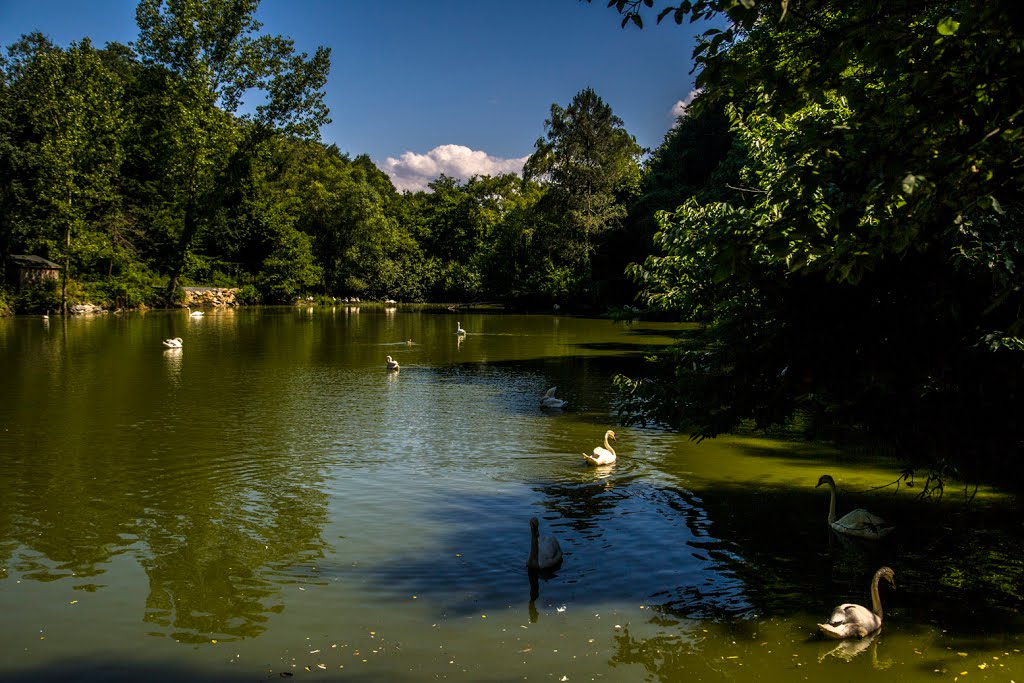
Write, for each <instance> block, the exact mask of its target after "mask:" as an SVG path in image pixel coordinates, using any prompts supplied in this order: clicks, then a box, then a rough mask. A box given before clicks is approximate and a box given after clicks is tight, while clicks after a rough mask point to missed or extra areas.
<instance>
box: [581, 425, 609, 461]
mask: <svg viewBox="0 0 1024 683" xmlns="http://www.w3.org/2000/svg"><path fill="white" fill-rule="evenodd" d="M608 439H611V440H612V441H616V438H615V432H613V431H612V430H610V429H609V430H608V431H607V432H605V433H604V447H601V446H596V447H595V448H594V453H593V455H587V454H586V453H584V454H583V457H584V459H586V461H587V462H588V463H590V464H591V465H611V464H612V463H614V462H615V457H616V456H615V449H614V448H612V446H611V444H609V443H608Z"/></svg>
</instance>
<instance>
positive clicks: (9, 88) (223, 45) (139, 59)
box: [0, 0, 645, 308]
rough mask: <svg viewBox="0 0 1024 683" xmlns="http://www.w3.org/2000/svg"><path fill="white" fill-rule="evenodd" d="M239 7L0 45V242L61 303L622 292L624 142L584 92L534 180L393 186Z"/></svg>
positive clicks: (167, 0)
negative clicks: (324, 131) (330, 140)
mask: <svg viewBox="0 0 1024 683" xmlns="http://www.w3.org/2000/svg"><path fill="white" fill-rule="evenodd" d="M257 5H258V3H257V1H256V0H241V1H236V0H214V1H213V2H205V3H187V2H179V1H178V0H142V1H141V2H140V3H139V4H138V8H137V13H136V19H137V23H138V26H139V34H138V39H137V40H135V41H133V42H132V43H131V44H129V45H123V44H118V43H110V44H108V45H107V47H106V48H105V49H103V50H94V49H93V48H92V47H91V45H90V43H89V41H88V40H83V41H81V42H80V43H73V44H72V45H71V46H70V47H68V48H60V47H57V46H56V45H54V44H52V43H51V42H50V41H49V40H47V39H46V38H45V37H44V36H42V35H40V34H33V35H30V36H25V37H23V39H22V40H21V41H18V43H16V44H15V45H12V46H10V47H9V51H8V56H7V57H6V58H0V253H3V254H9V253H31V254H38V255H41V256H44V257H47V258H50V259H55V260H57V261H60V262H61V265H62V266H64V273H65V274H66V275H67V277H68V280H67V282H66V286H67V292H66V299H67V300H68V301H69V302H72V301H86V300H88V302H89V303H94V304H100V305H104V306H106V307H111V308H118V307H120V308H124V307H136V306H140V305H147V306H148V305H159V304H165V305H166V304H174V303H181V302H183V301H184V298H183V297H184V293H183V290H182V289H181V286H182V285H183V284H185V283H189V284H197V285H207V286H211V285H212V286H223V287H229V286H238V285H242V286H244V287H245V291H246V295H245V296H243V297H242V298H241V300H243V301H248V302H257V301H259V302H264V303H276V302H287V301H290V300H291V299H292V298H293V297H295V296H299V295H301V296H302V297H303V298H306V297H308V296H316V297H318V300H323V301H327V300H329V299H330V298H331V297H340V296H358V297H360V298H369V299H384V298H394V299H399V300H402V301H423V300H435V301H441V300H444V301H465V302H468V301H500V302H507V303H509V304H512V305H520V306H524V307H531V306H544V307H547V306H550V305H551V304H553V303H555V302H559V303H561V304H562V305H573V304H575V305H577V306H583V305H586V306H594V307H600V308H603V307H604V306H603V304H604V301H603V299H604V298H608V299H614V300H615V301H616V302H619V303H621V302H622V301H623V300H624V298H628V292H629V283H626V282H624V281H623V279H622V271H623V266H624V264H625V263H626V261H627V258H628V257H627V254H629V253H632V252H631V250H633V249H635V245H636V244H638V243H644V242H645V241H640V242H638V240H636V239H635V232H634V231H633V230H632V229H631V228H630V229H627V228H625V227H624V224H623V220H622V219H623V216H624V215H625V206H626V203H627V201H628V199H629V198H630V197H631V196H632V195H633V194H634V193H635V191H636V188H637V186H638V185H637V183H638V182H639V178H640V173H641V172H640V167H639V164H638V163H637V159H638V155H639V152H640V150H639V148H638V147H637V145H636V143H635V141H634V140H633V138H632V136H630V135H629V134H628V133H627V132H626V131H625V130H624V129H623V128H622V122H621V121H620V120H619V119H618V118H617V117H615V116H614V115H613V114H612V113H611V110H610V108H609V107H607V105H605V104H604V103H603V102H602V101H601V100H600V98H599V97H597V95H596V94H595V93H594V92H593V91H592V90H589V89H588V90H585V91H582V92H581V93H580V94H579V95H578V96H577V97H576V99H574V101H573V103H572V104H571V105H570V106H569V107H568V108H566V109H565V110H563V109H561V108H560V107H558V106H557V105H556V106H555V107H553V109H552V120H551V121H550V122H549V130H548V137H547V139H546V140H545V141H544V143H543V145H541V147H540V148H538V155H537V156H536V159H535V165H536V166H537V168H540V167H541V166H543V169H544V170H543V173H542V174H541V176H538V178H534V179H524V178H520V177H517V176H514V175H503V176H497V177H473V178H470V179H468V180H466V181H460V180H456V179H453V178H446V177H443V176H442V177H440V178H438V179H437V180H436V181H435V182H434V183H433V184H432V187H431V190H430V191H429V192H418V193H408V192H407V193H404V194H399V193H398V192H396V191H395V188H394V186H393V185H392V183H391V181H390V179H389V178H388V176H387V175H386V174H385V173H383V172H382V171H381V170H380V169H378V168H377V167H376V165H375V164H374V163H373V161H372V160H371V159H369V157H367V156H365V155H361V156H357V157H355V158H350V157H349V156H348V155H346V154H342V153H341V152H340V151H339V150H338V149H337V148H336V147H334V146H325V145H323V144H321V143H319V142H318V141H317V140H316V137H317V130H318V128H319V126H320V125H322V124H323V123H325V122H326V121H327V115H328V112H327V111H326V108H325V107H324V105H323V87H324V85H325V83H326V77H327V73H328V68H329V64H328V56H329V55H328V52H327V51H326V50H318V51H317V52H316V53H315V54H314V55H312V56H309V55H305V54H299V53H298V52H296V50H295V48H294V45H293V44H292V42H291V41H290V40H288V39H286V38H283V37H281V36H269V35H265V34H263V33H262V30H261V29H262V27H261V26H260V24H259V22H257V21H256V20H255V10H256V7H257ZM591 127H593V129H592V130H591ZM580 145H583V146H585V147H587V148H589V149H591V150H592V152H593V154H592V155H591V157H590V158H589V159H587V160H585V163H584V164H576V163H575V162H572V161H571V159H572V157H573V155H575V154H576V153H577V151H578V150H579V149H580ZM159 287H162V288H163V289H164V295H163V297H161V296H159V295H158V294H157V288H159ZM164 297H166V300H164V301H161V300H160V299H161V298H164ZM32 305H35V304H32Z"/></svg>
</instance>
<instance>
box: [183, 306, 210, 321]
mask: <svg viewBox="0 0 1024 683" xmlns="http://www.w3.org/2000/svg"><path fill="white" fill-rule="evenodd" d="M185 310H186V311H188V314H189V316H190V317H193V318H201V317H203V316H204V315H206V313H204V312H203V311H193V310H192V309H191V308H189V307H188V306H186V307H185Z"/></svg>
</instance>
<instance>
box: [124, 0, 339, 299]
mask: <svg viewBox="0 0 1024 683" xmlns="http://www.w3.org/2000/svg"><path fill="white" fill-rule="evenodd" d="M258 5H259V0H210V1H207V2H202V3H196V2H188V1H187V0H141V2H140V3H139V5H138V9H137V10H136V19H137V22H138V25H139V38H138V41H137V42H136V44H135V47H136V50H137V51H138V53H139V56H140V58H141V59H142V61H143V63H144V64H147V65H150V66H152V67H158V68H159V71H155V72H154V75H155V76H157V75H159V76H160V77H162V79H163V83H164V87H165V88H166V93H167V99H166V105H167V108H166V112H165V113H166V115H167V119H166V130H165V131H164V135H165V138H164V139H165V140H166V148H165V150H164V151H165V153H166V158H164V159H161V160H160V161H161V162H162V164H163V167H164V168H165V169H166V176H165V180H166V182H167V187H168V188H170V189H169V191H168V194H167V197H166V200H167V201H168V202H169V203H170V204H171V205H172V206H173V207H174V222H173V224H172V225H173V226H174V234H172V235H171V237H172V238H173V239H174V241H175V243H176V253H175V254H174V255H173V257H172V260H171V264H170V283H169V286H168V292H169V293H170V292H173V291H174V289H176V288H177V285H178V280H179V277H180V276H181V273H182V269H183V268H184V266H185V263H186V260H187V257H188V254H189V250H190V249H191V246H192V244H193V242H194V240H195V239H196V236H197V235H198V234H199V232H200V231H201V229H202V228H203V226H204V225H205V224H206V222H207V221H208V220H209V217H210V216H211V215H212V214H213V213H214V212H215V209H216V207H217V206H218V204H219V203H220V201H221V197H220V196H219V193H218V188H219V181H220V180H221V178H222V177H223V175H224V174H225V173H226V172H227V167H228V164H229V163H230V159H231V157H232V155H234V154H235V153H236V152H237V151H238V150H239V149H241V148H243V147H246V148H252V147H255V146H257V145H259V144H260V143H262V142H264V141H266V140H267V139H268V138H269V137H270V136H271V135H273V134H274V133H276V132H282V133H285V134H287V135H293V136H297V137H301V138H316V137H317V136H318V134H319V127H320V126H321V125H323V124H324V123H326V122H327V121H328V119H327V114H328V112H327V107H326V105H325V104H324V102H323V92H322V88H323V87H324V84H325V83H326V80H327V73H328V70H329V68H330V50H329V49H327V48H322V47H321V48H319V49H317V51H316V54H315V55H313V57H308V56H307V55H306V54H305V53H301V54H297V53H296V51H295V48H294V44H293V42H292V41H291V40H289V39H287V38H284V37H280V36H268V35H259V34H258V31H259V30H260V28H261V27H262V26H261V24H260V23H259V22H258V21H256V20H255V18H254V16H253V15H254V13H255V11H256V8H257V6H258ZM253 91H256V92H259V93H262V95H263V97H264V98H265V101H263V102H262V103H261V104H259V105H257V106H256V107H255V108H254V111H253V112H252V113H246V114H242V115H240V116H236V115H237V112H238V111H239V109H240V108H241V107H242V105H243V103H244V101H245V100H244V98H245V97H246V96H248V95H250V94H251V93H252V92H253Z"/></svg>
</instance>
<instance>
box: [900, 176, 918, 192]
mask: <svg viewBox="0 0 1024 683" xmlns="http://www.w3.org/2000/svg"><path fill="white" fill-rule="evenodd" d="M917 181H918V178H917V176H916V175H914V174H913V173H908V174H907V175H905V176H903V182H902V184H901V187H902V189H903V194H905V195H911V194H913V193H914V190H915V189H916V188H917Z"/></svg>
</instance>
